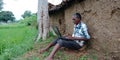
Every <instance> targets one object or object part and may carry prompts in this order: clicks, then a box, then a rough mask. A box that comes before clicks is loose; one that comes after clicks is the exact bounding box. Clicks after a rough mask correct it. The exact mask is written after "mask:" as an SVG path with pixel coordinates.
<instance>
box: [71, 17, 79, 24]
mask: <svg viewBox="0 0 120 60" xmlns="http://www.w3.org/2000/svg"><path fill="white" fill-rule="evenodd" d="M72 20H73V23H74V24H76V25H77V24H78V23H79V22H80V19H79V18H76V17H75V16H72Z"/></svg>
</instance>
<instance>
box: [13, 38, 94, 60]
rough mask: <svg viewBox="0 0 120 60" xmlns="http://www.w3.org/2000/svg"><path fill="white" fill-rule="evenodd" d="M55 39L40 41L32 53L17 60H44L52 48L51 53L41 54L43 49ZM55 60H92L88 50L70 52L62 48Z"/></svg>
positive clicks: (29, 52) (27, 53)
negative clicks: (40, 51)
mask: <svg viewBox="0 0 120 60" xmlns="http://www.w3.org/2000/svg"><path fill="white" fill-rule="evenodd" d="M52 39H53V38H49V39H48V41H40V42H37V43H35V44H34V47H33V49H32V50H31V51H28V52H26V53H25V54H23V55H22V56H21V57H18V58H16V59H15V60H44V59H45V58H46V57H47V56H48V55H49V53H50V52H51V50H52V48H51V49H50V50H49V51H46V52H44V53H42V54H40V53H39V50H40V49H41V48H44V47H45V46H46V45H47V44H48V43H49V42H51V40H52ZM54 60H91V59H89V57H88V53H87V50H81V51H80V50H69V49H65V48H61V49H60V50H59V51H58V52H57V53H56V55H55V57H54ZM94 60H96V59H94Z"/></svg>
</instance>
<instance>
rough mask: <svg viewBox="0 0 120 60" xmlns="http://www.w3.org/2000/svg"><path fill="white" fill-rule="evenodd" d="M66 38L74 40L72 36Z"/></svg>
mask: <svg viewBox="0 0 120 60" xmlns="http://www.w3.org/2000/svg"><path fill="white" fill-rule="evenodd" d="M65 38H67V39H71V40H74V37H72V36H66V37H65Z"/></svg>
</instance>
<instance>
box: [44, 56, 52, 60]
mask: <svg viewBox="0 0 120 60" xmlns="http://www.w3.org/2000/svg"><path fill="white" fill-rule="evenodd" d="M45 60H53V58H51V57H47V58H46V59H45Z"/></svg>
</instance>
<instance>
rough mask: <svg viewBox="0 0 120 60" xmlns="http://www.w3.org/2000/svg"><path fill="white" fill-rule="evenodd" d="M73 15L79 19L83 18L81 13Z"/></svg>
mask: <svg viewBox="0 0 120 60" xmlns="http://www.w3.org/2000/svg"><path fill="white" fill-rule="evenodd" d="M73 16H75V17H76V18H79V19H80V20H81V15H80V13H75V14H73Z"/></svg>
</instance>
